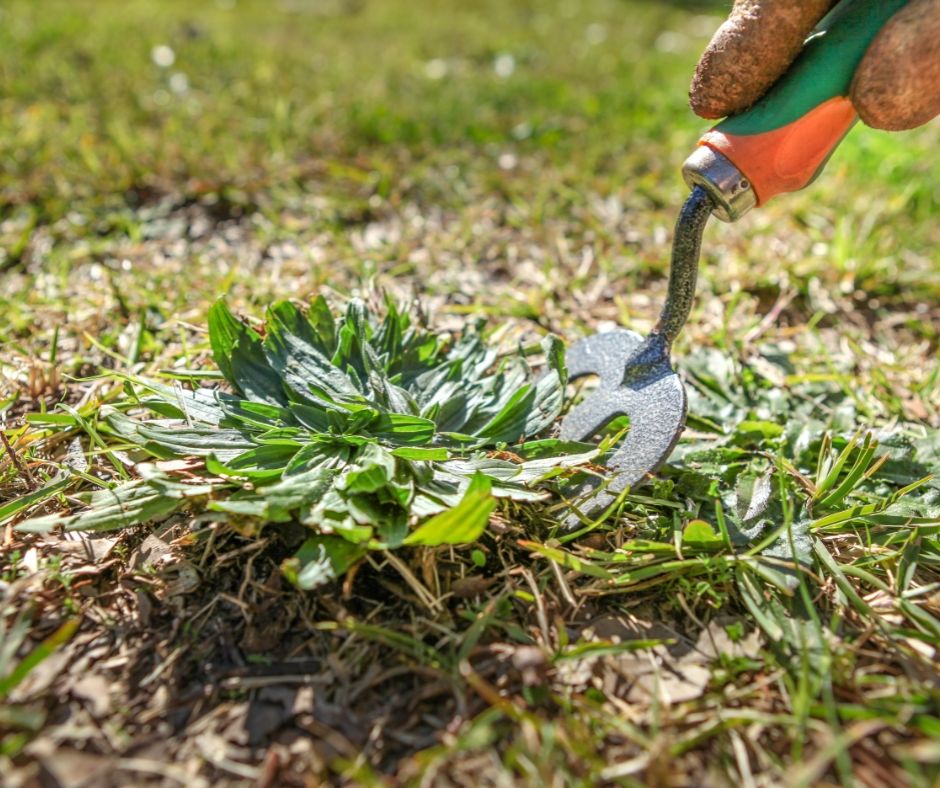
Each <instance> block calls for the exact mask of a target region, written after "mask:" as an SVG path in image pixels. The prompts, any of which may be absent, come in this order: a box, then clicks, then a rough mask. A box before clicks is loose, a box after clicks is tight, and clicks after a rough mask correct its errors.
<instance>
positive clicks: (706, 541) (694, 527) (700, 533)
mask: <svg viewBox="0 0 940 788" xmlns="http://www.w3.org/2000/svg"><path fill="white" fill-rule="evenodd" d="M723 543H724V540H722V538H721V537H720V536H719V535H718V534H716V533H715V532H714V530H712V527H711V526H710V525H709V524H708V523H706V522H705V521H704V520H692V521H690V522H689V523H688V524H687V525H686V526H685V528H684V529H683V531H682V544H687V545H691V546H693V547H694V546H697V545H708V546H712V545H715V544H723Z"/></svg>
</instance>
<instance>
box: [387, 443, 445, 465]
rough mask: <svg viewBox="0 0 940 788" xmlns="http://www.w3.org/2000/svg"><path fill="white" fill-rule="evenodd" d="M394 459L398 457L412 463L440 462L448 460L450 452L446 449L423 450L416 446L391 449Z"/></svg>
mask: <svg viewBox="0 0 940 788" xmlns="http://www.w3.org/2000/svg"><path fill="white" fill-rule="evenodd" d="M392 455H393V456H394V457H400V458H401V459H403V460H412V461H414V462H440V461H442V460H447V459H449V458H450V452H449V451H448V450H447V449H435V448H424V447H418V446H399V447H398V448H396V449H392Z"/></svg>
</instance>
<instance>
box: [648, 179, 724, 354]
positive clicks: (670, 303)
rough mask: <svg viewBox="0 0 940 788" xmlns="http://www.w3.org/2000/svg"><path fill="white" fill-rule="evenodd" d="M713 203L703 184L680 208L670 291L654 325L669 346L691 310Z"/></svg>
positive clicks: (654, 331) (674, 237)
mask: <svg viewBox="0 0 940 788" xmlns="http://www.w3.org/2000/svg"><path fill="white" fill-rule="evenodd" d="M714 207H715V203H714V202H713V200H712V197H711V195H709V193H708V192H707V191H706V190H705V189H704V188H703V187H701V186H696V187H695V188H694V189H692V194H690V195H689V199H687V200H686V201H685V205H683V206H682V210H681V211H680V212H679V218H678V220H677V221H676V231H675V235H674V236H673V241H672V265H671V267H670V269H669V291H668V293H667V295H666V303H665V305H664V306H663V311H662V312H661V313H660V316H659V322H658V323H657V324H656V327H655V328H654V329H653V334H659V335H660V336H661V337H662V338H663V339H664V340H665V342H666V346H667V348H668V346H669V345H672V343H673V342H674V341H675V339H676V337H677V336H679V332H680V331H681V330H682V326H684V325H685V321H686V320H688V319H689V312H691V311H692V304H693V302H694V301H695V283H696V281H697V279H698V259H699V254H700V252H701V249H702V234H703V233H704V232H705V225H706V223H707V222H708V217H709V216H711V214H712V209H713V208H714ZM667 352H668V350H667Z"/></svg>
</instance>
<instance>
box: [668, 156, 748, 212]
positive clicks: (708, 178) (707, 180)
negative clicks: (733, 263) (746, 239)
mask: <svg viewBox="0 0 940 788" xmlns="http://www.w3.org/2000/svg"><path fill="white" fill-rule="evenodd" d="M682 177H683V178H685V182H686V183H687V184H689V187H690V188H694V187H696V186H701V187H702V188H704V189H705V190H706V191H707V192H708V193H709V194H710V195H711V198H712V200H713V201H714V203H715V207H714V211H713V212H714V214H715V216H717V217H718V218H719V219H721V220H722V221H723V222H736V221H737V220H738V219H740V218H741V217H742V216H744V214H746V213H747V212H748V211H749V210H751V208H753V207H754V206H755V205H757V194H756V193H755V192H754V188H753V187H752V186H751V183H750V181H748V179H747V178H745V177H744V174H743V173H742V172H741V171H740V170H739V169H738V168H737V167H735V166H734V165H733V164H732V163H731V161H730V160H729V159H727V158H726V157H725V156H722V155H721V154H720V153H718V151H715V150H712V149H711V148H709V147H708V146H706V145H700V146H699V147H698V148H696V149H695V152H694V153H693V154H692V155H691V156H689V158H687V159H686V160H685V164H683V165H682Z"/></svg>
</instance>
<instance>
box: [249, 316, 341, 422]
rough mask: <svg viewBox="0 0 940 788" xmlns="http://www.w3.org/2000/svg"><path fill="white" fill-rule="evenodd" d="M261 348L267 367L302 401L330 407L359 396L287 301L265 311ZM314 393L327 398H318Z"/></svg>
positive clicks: (314, 334) (301, 317)
mask: <svg viewBox="0 0 940 788" xmlns="http://www.w3.org/2000/svg"><path fill="white" fill-rule="evenodd" d="M263 347H264V354H265V357H266V358H267V361H268V363H269V364H270V365H271V366H272V367H273V368H274V370H276V372H277V374H278V376H279V377H280V378H281V379H282V380H283V381H284V382H285V383H286V384H287V385H288V386H290V388H291V389H292V390H293V391H294V392H295V393H296V394H297V395H298V396H299V397H301V398H302V399H304V400H307V401H311V400H312V401H313V402H315V403H316V404H318V405H321V406H329V405H330V404H332V403H333V402H334V401H335V400H337V399H339V400H342V399H344V398H349V397H358V396H359V390H358V388H357V387H356V386H355V385H353V383H352V382H351V381H350V379H349V378H348V377H347V376H346V375H345V374H343V371H342V370H341V369H339V368H337V367H336V366H334V365H333V364H332V363H330V359H329V358H328V357H327V356H326V355H325V354H324V353H323V352H322V347H323V346H322V344H321V343H320V339H319V337H318V336H317V334H316V332H315V331H314V328H313V326H312V325H311V324H310V322H309V321H308V320H307V319H306V318H305V317H304V316H303V315H302V314H301V312H300V310H299V309H297V307H296V306H294V305H293V304H292V303H290V302H289V301H280V302H278V303H276V304H274V305H273V306H272V307H270V309H269V310H268V332H267V336H266V337H265V339H264V346H263ZM317 391H320V392H323V393H324V394H325V395H326V396H325V397H318V396H317V395H316V393H315V392H317Z"/></svg>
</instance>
